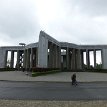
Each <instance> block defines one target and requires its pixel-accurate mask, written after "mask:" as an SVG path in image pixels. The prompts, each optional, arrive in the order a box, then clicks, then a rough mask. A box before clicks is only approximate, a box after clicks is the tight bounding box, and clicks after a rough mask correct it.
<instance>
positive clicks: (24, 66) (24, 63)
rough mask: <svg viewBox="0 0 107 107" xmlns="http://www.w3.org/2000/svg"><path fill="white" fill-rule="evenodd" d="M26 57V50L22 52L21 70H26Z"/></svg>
mask: <svg viewBox="0 0 107 107" xmlns="http://www.w3.org/2000/svg"><path fill="white" fill-rule="evenodd" d="M26 55H27V52H26V50H24V58H23V68H26V58H27V57H26Z"/></svg>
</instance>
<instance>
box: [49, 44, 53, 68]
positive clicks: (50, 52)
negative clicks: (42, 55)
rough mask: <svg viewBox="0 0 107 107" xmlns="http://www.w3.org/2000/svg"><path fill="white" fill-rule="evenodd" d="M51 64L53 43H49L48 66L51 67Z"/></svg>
mask: <svg viewBox="0 0 107 107" xmlns="http://www.w3.org/2000/svg"><path fill="white" fill-rule="evenodd" d="M52 65H53V44H52V43H50V45H49V68H52Z"/></svg>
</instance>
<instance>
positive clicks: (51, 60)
mask: <svg viewBox="0 0 107 107" xmlns="http://www.w3.org/2000/svg"><path fill="white" fill-rule="evenodd" d="M48 50H49V52H48V67H49V68H60V67H61V48H60V47H59V46H57V45H55V44H53V43H51V42H50V43H49V49H48Z"/></svg>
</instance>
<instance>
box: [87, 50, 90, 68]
mask: <svg viewBox="0 0 107 107" xmlns="http://www.w3.org/2000/svg"><path fill="white" fill-rule="evenodd" d="M86 63H87V69H89V67H90V58H89V50H88V49H87V50H86Z"/></svg>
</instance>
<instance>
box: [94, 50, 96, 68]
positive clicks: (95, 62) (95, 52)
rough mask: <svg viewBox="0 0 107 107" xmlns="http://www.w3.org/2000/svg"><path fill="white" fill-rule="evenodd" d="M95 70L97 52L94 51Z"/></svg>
mask: <svg viewBox="0 0 107 107" xmlns="http://www.w3.org/2000/svg"><path fill="white" fill-rule="evenodd" d="M94 68H95V69H96V50H94Z"/></svg>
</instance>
